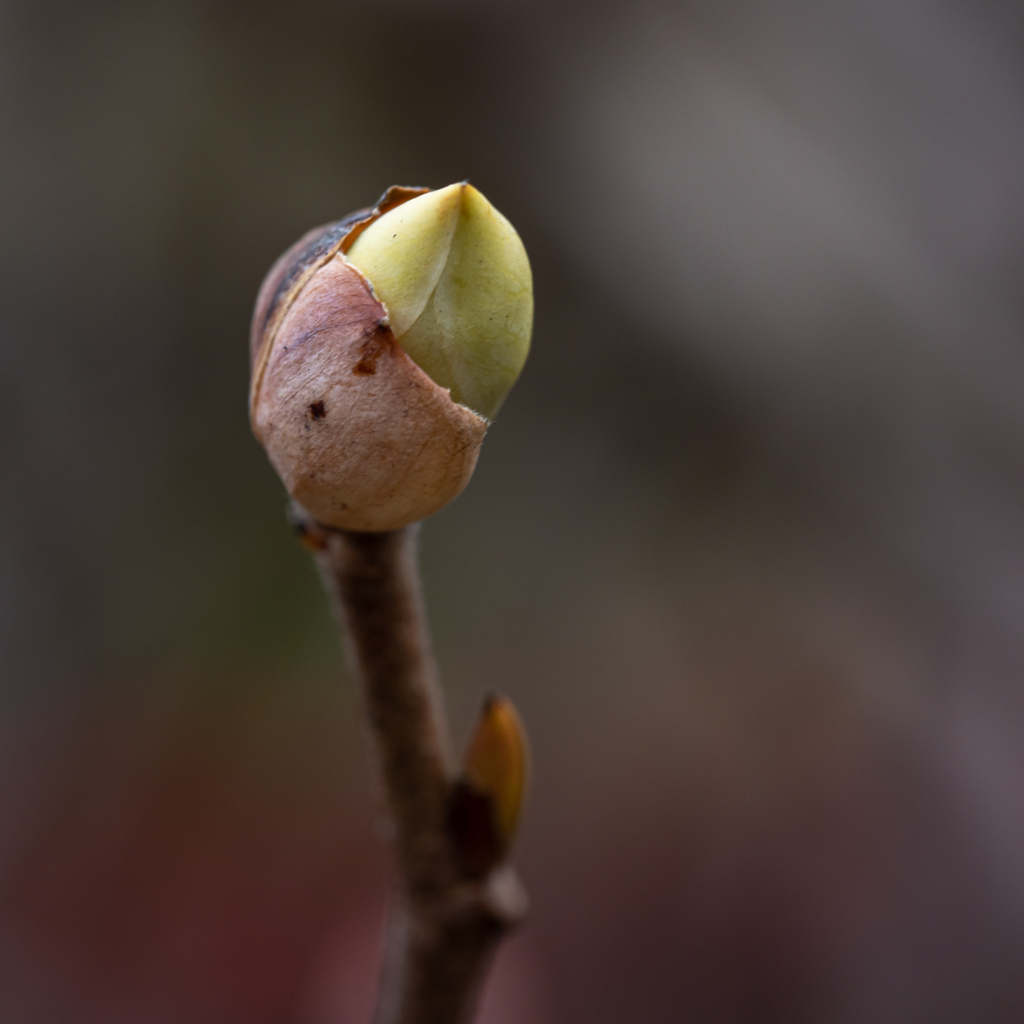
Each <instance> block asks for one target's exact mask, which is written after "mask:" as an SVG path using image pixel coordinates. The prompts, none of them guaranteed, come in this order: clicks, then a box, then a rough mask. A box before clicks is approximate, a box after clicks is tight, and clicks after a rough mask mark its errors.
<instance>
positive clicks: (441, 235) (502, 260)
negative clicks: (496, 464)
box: [345, 182, 533, 419]
mask: <svg viewBox="0 0 1024 1024" xmlns="http://www.w3.org/2000/svg"><path fill="white" fill-rule="evenodd" d="M345 258H346V260H348V262H349V263H351V264H352V265H353V266H354V267H356V268H357V269H358V270H359V271H360V273H362V274H363V275H364V276H365V277H366V279H367V280H368V281H369V282H370V284H371V285H372V286H373V289H374V293H375V294H376V296H377V298H378V299H379V300H380V302H381V303H382V304H383V305H384V307H385V309H386V310H387V312H388V317H389V320H390V324H391V328H392V330H393V331H394V334H395V337H396V338H397V339H398V342H399V344H401V346H402V348H403V349H405V351H406V352H407V353H408V354H409V356H410V357H411V358H412V359H413V360H414V362H416V363H417V365H419V367H420V368H421V369H422V370H423V371H424V372H425V373H427V375H428V376H430V377H431V379H432V380H434V381H435V383H437V384H439V385H441V387H444V388H448V389H449V391H450V392H451V395H452V399H453V400H454V401H456V402H459V403H460V404H462V405H466V406H468V407H469V408H470V409H472V410H473V411H474V412H477V413H479V414H480V415H481V416H484V417H486V418H488V419H491V418H493V417H494V415H495V414H496V413H497V411H498V408H499V407H500V406H501V403H502V401H503V400H504V398H505V396H506V394H507V393H508V391H509V389H510V388H511V387H512V385H513V384H514V383H515V380H516V378H517V377H518V376H519V372H520V371H521V370H522V367H523V364H524V363H525V361H526V356H527V354H528V352H529V347H530V333H531V330H532V326H533V279H532V275H531V272H530V263H529V260H528V258H527V256H526V250H525V249H524V248H523V243H522V241H521V240H520V238H519V236H518V234H516V231H515V229H514V228H513V227H512V225H511V224H510V223H509V222H508V220H507V219H506V218H505V217H503V216H502V215H501V214H500V213H499V212H498V211H497V210H495V208H494V207H493V206H492V205H491V204H490V203H489V202H488V200H487V199H486V197H485V196H484V195H483V194H482V193H481V192H480V191H479V190H478V189H476V188H474V187H473V186H472V185H470V184H469V183H468V182H457V183H456V184H453V185H449V186H447V187H446V188H442V189H436V190H434V191H433V192H427V193H426V194H424V195H421V196H417V197H416V198H414V199H410V200H408V201H407V202H404V203H402V204H401V205H400V206H397V207H395V208H394V209H392V210H390V211H389V212H388V213H386V214H384V216H382V217H380V218H379V219H378V220H376V221H375V222H374V223H373V224H371V225H370V226H369V227H367V228H366V230H365V231H363V233H362V234H361V235H359V237H358V238H357V239H356V240H355V241H354V242H353V244H352V246H351V247H350V248H349V250H348V252H347V253H346V254H345Z"/></svg>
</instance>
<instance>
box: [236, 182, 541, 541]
mask: <svg viewBox="0 0 1024 1024" xmlns="http://www.w3.org/2000/svg"><path fill="white" fill-rule="evenodd" d="M532 320H533V286H532V279H531V274H530V265H529V262H528V260H527V257H526V252H525V250H524V249H523V245H522V242H521V241H520V240H519V236H518V235H517V234H516V232H515V230H514V229H513V228H512V226H511V224H509V222H508V221H507V220H506V219H505V218H504V217H503V216H502V215H501V214H500V213H498V212H497V210H495V209H494V207H492V206H491V205H490V203H488V201H487V200H486V199H485V198H484V197H483V196H482V195H481V194H480V193H479V192H478V191H477V190H476V189H474V188H473V187H472V186H470V185H467V184H457V185H450V186H449V187H448V188H444V189H438V190H436V191H432V192H431V191H428V190H426V189H407V188H398V187H395V188H391V189H389V190H388V192H386V193H385V195H384V196H383V197H382V199H381V201H380V203H379V204H378V205H377V206H376V207H375V208H374V209H373V210H370V211H361V212H359V213H357V214H353V215H352V216H350V217H347V218H345V219H344V220H342V221H339V222H338V223H336V224H331V225H328V226H326V227H324V228H318V229H315V230H314V231H311V232H310V233H309V234H308V235H306V236H305V237H304V238H302V239H301V240H300V241H299V242H297V243H296V244H295V245H294V246H293V247H292V248H291V249H290V250H289V251H288V252H287V253H285V254H284V256H282V257H281V259H280V260H278V262H277V263H276V264H275V265H274V267H273V268H272V269H271V271H270V273H269V274H268V275H267V278H266V280H265V281H264V283H263V287H262V288H261V290H260V295H259V298H258V300H257V303H256V312H255V314H254V317H253V330H252V359H253V371H252V388H251V392H250V413H251V418H252V424H253V430H254V432H255V433H256V436H257V437H258V438H259V439H260V441H261V442H262V443H263V445H264V447H265V448H266V450H267V453H268V455H269V456H270V461H271V462H272V463H273V465H274V468H275V469H276V470H277V472H278V473H279V474H280V476H281V478H282V480H283V481H284V483H285V486H286V487H287V488H288V491H289V493H290V494H291V495H292V497H293V498H294V499H295V500H296V501H297V502H298V503H299V504H300V505H301V506H302V507H303V508H305V509H306V510H307V511H308V512H309V513H310V515H311V516H312V517H313V518H314V519H315V520H316V521H318V522H320V523H322V524H324V525H326V526H333V527H337V528H341V529H349V530H368V531H378V530H392V529H397V528H398V527H401V526H405V525H407V524H408V523H411V522H415V521H416V520H418V519H423V518H424V517H426V516H429V515H431V514H432V513H434V512H436V511H437V510H438V509H440V508H442V507H443V506H444V505H446V504H447V503H448V502H449V501H451V500H452V498H454V497H455V496H456V495H458V494H459V492H460V491H461V490H462V489H463V487H465V486H466V484H467V482H468V481H469V478H470V476H471V475H472V472H473V468H474V466H475V465H476V460H477V456H478V454H479V450H480V445H481V443H482V441H483V437H484V434H485V433H486V430H487V426H488V424H489V422H490V420H491V419H492V418H493V417H494V415H495V413H496V412H497V410H498V408H499V406H500V405H501V402H502V400H503V399H504V397H505V395H506V394H507V393H508V390H509V389H510V388H511V386H512V384H513V383H514V382H515V379H516V377H517V376H518V375H519V371H520V370H521V369H522V366H523V363H524V362H525V360H526V355H527V352H528V350H529V344H530V330H531V326H532Z"/></svg>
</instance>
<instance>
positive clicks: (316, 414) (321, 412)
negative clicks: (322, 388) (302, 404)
mask: <svg viewBox="0 0 1024 1024" xmlns="http://www.w3.org/2000/svg"><path fill="white" fill-rule="evenodd" d="M309 415H310V416H312V417H313V419H315V420H322V419H323V418H324V417H325V416H326V415H327V410H326V409H325V408H324V403H323V402H314V403H313V404H312V405H311V406H310V407H309Z"/></svg>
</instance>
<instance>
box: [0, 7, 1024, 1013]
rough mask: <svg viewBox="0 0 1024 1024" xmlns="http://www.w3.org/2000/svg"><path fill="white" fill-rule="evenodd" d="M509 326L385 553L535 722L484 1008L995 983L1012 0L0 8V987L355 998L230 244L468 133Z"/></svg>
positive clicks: (3, 992)
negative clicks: (506, 253)
mask: <svg viewBox="0 0 1024 1024" xmlns="http://www.w3.org/2000/svg"><path fill="white" fill-rule="evenodd" d="M467 177H468V178H469V179H471V180H472V181H473V182H474V184H476V185H477V186H478V187H479V188H481V189H482V190H483V192H484V193H485V194H486V195H487V196H488V197H489V198H490V199H491V200H492V201H493V202H494V203H495V205H496V206H497V207H498V208H499V209H500V210H502V212H504V213H505V214H506V215H507V216H508V217H509V218H510V219H511V220H512V222H513V223H514V224H515V225H516V226H517V228H518V229H519V231H520V233H521V235H522V237H523V239H524V241H525V243H526V246H527V249H528V251H529V253H530V255H531V259H532V261H533V267H534V273H535V280H536V294H537V319H536V329H535V337H534V349H533V354H532V355H531V359H530V362H529V363H528V365H527V369H526V371H525V373H524V376H523V378H522V380H521V381H520V383H519V384H518V385H517V387H516V389H515V391H514V392H513V393H512V396H511V397H510V399H509V400H508V402H507V403H506V406H505V408H504V409H503V411H502V415H501V417H500V419H499V421H498V422H497V424H496V425H495V426H494V428H493V430H492V431H491V434H490V436H489V438H488V441H487V443H486V445H485V448H484V453H483V457H482V458H481V462H480V466H479V469H478V471H477V474H476V477H475V479H474V480H473V482H472V484H471V486H470V488H469V489H468V490H467V491H466V493H465V494H464V495H463V496H462V497H461V498H459V499H458V500H457V501H456V502H455V503H454V504H453V505H452V506H450V507H449V508H448V509H446V510H444V511H443V512H442V513H440V514H439V515H437V516H436V517H435V518H434V519H432V520H430V521H429V522H427V523H426V524H425V526H424V529H423V533H422V560H423V565H424V572H425V577H426V587H427V592H428V600H429V604H430V613H431V618H432V621H433V625H434V628H435V632H436V646H437V652H438V657H439V660H440V663H441V668H442V673H443V678H444V680H445V688H446V693H447V698H448V703H449V710H450V713H451V718H452V723H453V732H454V734H455V736H456V739H457V742H458V743H460V744H461V742H463V740H464V738H465V735H466V732H467V730H468V728H469V726H470V724H471V722H472V719H473V717H474V715H475V713H476V709H477V707H478V704H479V701H480V699H481V697H482V695H483V693H484V692H485V691H487V690H490V689H495V690H499V691H501V692H504V693H506V694H508V695H509V696H511V697H512V698H513V700H514V701H515V702H516V703H517V705H518V706H519V707H520V709H521V711H522V714H523V716H524V718H525V720H526V722H527V725H528V728H529V731H530V735H531V739H532V744H533V761H534V781H533V787H532V799H531V804H530V807H529V810H528V813H527V817H526V820H525V824H524V828H523V835H522V838H521V842H520V846H519V850H518V853H517V858H516V859H517V863H518V865H519V868H520V870H521V873H522V875H523V877H524V879H525V881H526V883H527V885H528V887H529V889H530V892H531V895H532V902H533V910H532V914H531V919H530V922H529V923H528V924H527V926H526V927H525V928H524V929H523V930H522V931H521V932H520V933H519V934H518V935H517V937H516V938H515V939H514V940H513V941H512V942H511V943H510V944H509V945H508V946H507V948H506V949H505V950H504V952H503V953H502V956H501V959H500V962H499V964H498V966H497V970H496V973H495V976H494V978H493V983H492V985H491V986H490V988H489V990H488V992H487V994H486V997H485V1003H484V1006H483V1009H482V1012H481V1020H480V1024H775V1022H778V1024H782V1022H786V1024H803V1022H807V1024H890V1022H891V1024H1014V1022H1019V1021H1021V1020H1022V1019H1024V971H1022V969H1021V963H1022V958H1024V686H1022V683H1024V276H1022V275H1024V8H1022V7H1021V6H1020V5H1019V4H1012V3H1008V2H1005V3H1004V2H995V0H993V2H988V0H982V2H977V0H975V2H972V3H970V4H968V3H967V2H965V0H960V2H953V0H851V2H848V3H834V4H830V3H824V4H822V3H814V2H811V0H772V2H768V0H752V2H740V0H719V2H717V3H710V2H707V0H693V2H687V0H679V2H675V3H673V2H668V0H631V2H629V3H626V2H619V3H602V2H591V3H578V4H569V3H560V2H547V3H542V2H540V0H535V2H533V0H524V2H519V0H435V2H430V0H377V2H364V3H361V4H349V3H341V2H332V0H295V2H293V3H291V4H281V3H278V4H268V3H265V2H261V0H255V2H248V3H244V4H243V3H240V2H238V3H229V2H222V3H217V2H209V3H206V4H201V3H198V2H189V0H166V2H156V0H139V2H135V3H127V2H109V3H91V4H90V3H82V2H75V3H71V2H70V0H5V2H4V3H3V4H2V6H0V260H2V267H0V480H2V487H3V491H2V493H3V501H2V502H0V1020H2V1021H3V1022H4V1024H361V1022H365V1021H367V1020H368V1013H369V1007H370V1004H371V1001H372V991H373V984H374V973H375V970H376V958H377V943H378V938H379V933H380V928H381V923H382V920H383V914H384V893H385V878H386V871H387V860H386V849H385V847H384V845H383V843H382V827H381V825H380V820H379V819H380V811H379V802H378V800H377V798H376V794H375V791H374V789H373V781H372V779H373V774H372V765H371V763H370V760H369V757H368V754H367V750H366V744H365V742H364V737H363V731H362V726H361V724H360V720H359V717H358V713H359V702H358V698H357V696H356V695H355V694H354V693H353V692H352V687H351V684H350V681H349V678H348V675H347V673H346V671H345V668H344V664H343V659H342V656H341V652H340V650H339V647H338V641H337V636H336V634H335V632H334V630H333V628H332V626H331V623H330V620H329V617H328V612H327V609H326V604H325V601H324V598H323V595H322V594H321V592H320V590H319V585H318V583H317V580H316V578H315V576H314V573H313V571H312V568H311V566H310V564H309V560H308V556H307V555H306V554H305V553H304V552H303V551H302V550H301V548H300V547H299V546H298V545H297V544H296V543H295V541H294V539H293V537H292V536H291V534H290V532H289V530H288V527H287V526H286V524H285V521H284V516H283V509H284V497H285V496H284V494H283V491H282V488H281V486H280V484H279V483H278V481H277V480H276V478H275V477H274V475H273V472H272V470H271V468H270V466H269V464H268V463H267V461H266V458H265V456H264V455H263V453H262V451H261V450H260V448H259V447H258V445H257V444H256V443H255V441H254V440H253V438H252V437H251V434H250V432H249V427H248V422H247V413H246V392H247V377H248V366H247V344H246V336H247V330H248V318H249V315H250V311H251V308H252V303H253V300H254V298H255V294H256V289H257V287H258V285H259V282H260V279H261V278H262V275H263V273H264V272H265V270H266V269H267V268H268V267H269V265H270V263H271V262H272V261H273V259H274V258H275V257H276V256H277V255H278V253H279V252H280V251H282V250H283V249H284V248H285V247H287V246H288V245H289V244H290V243H291V242H292V241H293V240H294V239H295V238H297V237H298V236H299V235H300V234H302V233H303V232H304V231H305V230H306V229H308V228H310V227H312V226H313V225H316V224H319V223H323V222H325V221H328V220H332V219H336V218H337V217H339V216H341V215H343V214H345V213H347V212H348V211H350V210H352V209H354V208H356V207H360V206H363V205H366V204H367V203H369V202H372V201H373V200H374V199H375V198H376V197H377V195H379V194H380V193H381V192H382V191H383V189H384V188H385V187H386V186H388V185H390V184H393V183H401V184H427V185H431V186H441V185H445V184H448V183H449V182H452V181H457V180H461V179H464V178H467Z"/></svg>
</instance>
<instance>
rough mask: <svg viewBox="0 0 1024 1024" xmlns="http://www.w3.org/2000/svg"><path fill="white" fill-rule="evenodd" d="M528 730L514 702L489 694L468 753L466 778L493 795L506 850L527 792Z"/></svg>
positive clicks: (512, 836)
mask: <svg viewBox="0 0 1024 1024" xmlns="http://www.w3.org/2000/svg"><path fill="white" fill-rule="evenodd" d="M527 759H528V754H527V745H526V731H525V729H524V728H523V723H522V720H521V719H520V718H519V714H518V712H517V711H516V709H515V705H514V704H513V703H512V702H511V701H510V700H508V698H506V697H501V696H498V695H496V694H492V695H489V696H488V697H487V698H486V699H485V701H484V704H483V707H482V709H481V712H480V720H479V722H478V723H477V727H476V731H475V732H474V734H473V739H472V741H471V742H470V745H469V749H468V750H467V752H466V760H465V763H464V765H463V772H462V774H463V778H464V779H465V780H466V781H467V782H468V783H469V784H470V785H472V786H473V787H474V788H475V789H477V790H479V791H480V792H481V793H485V794H487V796H489V797H490V798H491V801H492V803H493V807H494V817H495V826H496V828H497V832H498V839H499V842H500V845H501V847H502V851H503V852H507V850H508V848H509V847H510V846H511V844H512V840H513V838H514V837H515V832H516V827H517V825H518V824H519V814H520V811H521V809H522V804H523V796H524V794H525V791H526V777H527Z"/></svg>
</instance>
